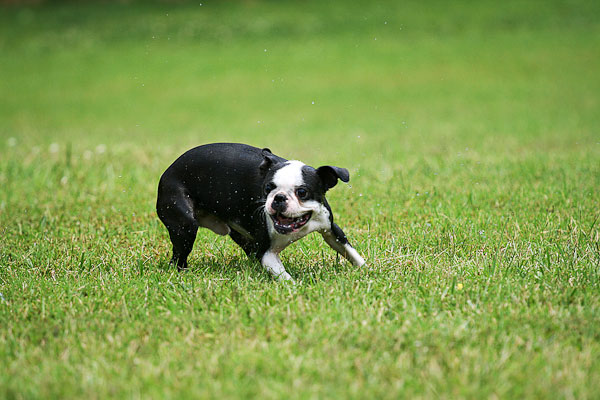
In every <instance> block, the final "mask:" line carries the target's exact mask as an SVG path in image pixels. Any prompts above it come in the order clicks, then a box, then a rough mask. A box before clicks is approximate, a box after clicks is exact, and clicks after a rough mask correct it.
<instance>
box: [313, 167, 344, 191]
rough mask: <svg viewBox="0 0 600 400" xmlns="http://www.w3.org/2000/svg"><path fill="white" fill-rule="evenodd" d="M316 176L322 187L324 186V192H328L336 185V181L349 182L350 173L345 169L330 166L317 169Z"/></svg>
mask: <svg viewBox="0 0 600 400" xmlns="http://www.w3.org/2000/svg"><path fill="white" fill-rule="evenodd" d="M317 175H319V178H321V181H322V182H323V185H325V190H329V189H331V188H332V187H334V186H335V185H337V181H338V179H341V180H342V182H348V181H349V180H350V173H349V172H348V170H347V169H346V168H340V167H332V166H330V165H326V166H323V167H319V168H317Z"/></svg>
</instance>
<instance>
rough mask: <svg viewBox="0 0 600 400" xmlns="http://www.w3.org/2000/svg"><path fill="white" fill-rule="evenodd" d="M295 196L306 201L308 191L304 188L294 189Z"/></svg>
mask: <svg viewBox="0 0 600 400" xmlns="http://www.w3.org/2000/svg"><path fill="white" fill-rule="evenodd" d="M296 196H298V198H299V199H300V200H306V199H307V198H308V190H306V189H304V188H298V189H296Z"/></svg>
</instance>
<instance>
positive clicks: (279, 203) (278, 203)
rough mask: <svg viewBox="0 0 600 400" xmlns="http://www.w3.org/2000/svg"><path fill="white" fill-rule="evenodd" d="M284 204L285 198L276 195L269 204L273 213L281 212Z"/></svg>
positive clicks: (284, 206)
mask: <svg viewBox="0 0 600 400" xmlns="http://www.w3.org/2000/svg"><path fill="white" fill-rule="evenodd" d="M286 202H287V197H286V196H285V195H283V194H276V195H275V197H273V203H271V207H273V210H275V211H279V212H283V211H285V209H286V207H287V205H286V204H285V203H286Z"/></svg>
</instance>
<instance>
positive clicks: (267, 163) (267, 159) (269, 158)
mask: <svg viewBox="0 0 600 400" xmlns="http://www.w3.org/2000/svg"><path fill="white" fill-rule="evenodd" d="M262 156H263V160H262V162H261V163H260V171H261V172H262V173H265V172H267V171H268V170H269V168H271V167H272V166H273V165H275V164H277V163H278V162H279V161H278V160H277V157H275V156H274V155H273V153H271V149H268V148H266V147H265V148H264V149H262Z"/></svg>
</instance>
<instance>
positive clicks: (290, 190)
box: [266, 160, 312, 217]
mask: <svg viewBox="0 0 600 400" xmlns="http://www.w3.org/2000/svg"><path fill="white" fill-rule="evenodd" d="M304 165H305V164H304V163H302V162H300V161H296V160H292V161H288V162H286V164H285V166H284V167H281V168H280V169H279V170H277V172H275V174H274V175H273V184H274V185H275V186H276V188H275V190H273V191H271V193H269V195H268V196H267V203H266V208H267V211H269V213H270V214H272V213H273V212H274V211H273V209H272V208H271V204H272V203H273V198H274V197H275V195H277V194H283V195H285V197H286V198H287V210H286V212H285V214H286V215H288V216H290V217H296V216H299V215H301V214H304V213H306V212H307V211H310V210H311V209H312V208H306V207H302V206H301V205H300V202H299V201H298V197H296V188H298V187H299V186H302V184H303V183H304V179H303V178H302V167H303V166H304Z"/></svg>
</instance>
